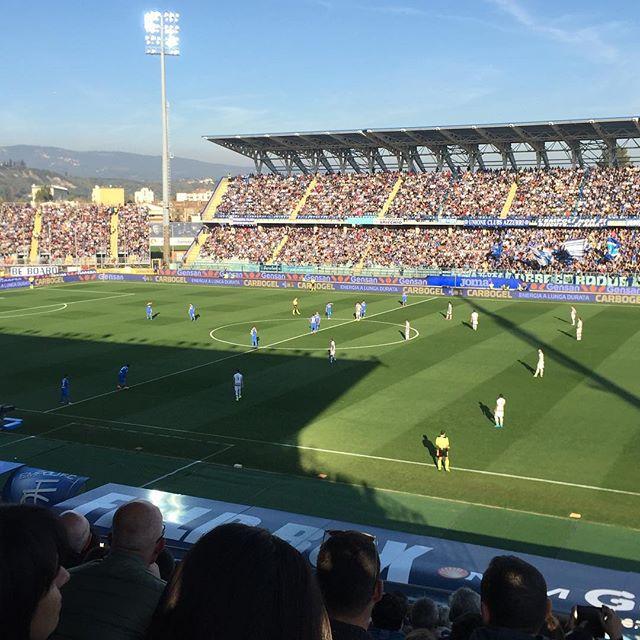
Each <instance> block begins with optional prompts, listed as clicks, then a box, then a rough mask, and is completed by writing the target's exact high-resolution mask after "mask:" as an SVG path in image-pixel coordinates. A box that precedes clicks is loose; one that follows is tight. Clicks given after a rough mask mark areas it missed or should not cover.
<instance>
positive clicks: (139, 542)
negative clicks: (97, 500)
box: [112, 500, 164, 562]
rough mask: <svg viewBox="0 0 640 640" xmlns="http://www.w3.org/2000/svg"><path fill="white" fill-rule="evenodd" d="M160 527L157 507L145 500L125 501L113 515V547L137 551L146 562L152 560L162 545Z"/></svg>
mask: <svg viewBox="0 0 640 640" xmlns="http://www.w3.org/2000/svg"><path fill="white" fill-rule="evenodd" d="M162 529H163V525H162V513H161V512H160V509H158V507H156V506H155V505H154V504H152V503H151V502H147V501H146V500H134V501H132V502H127V503H126V504H123V505H122V506H121V507H120V508H119V509H118V510H117V511H116V513H115V515H114V516H113V529H112V544H113V548H114V549H116V550H122V551H130V552H133V553H137V554H138V555H141V556H143V557H144V558H145V560H146V561H147V562H154V561H155V556H157V554H158V553H159V552H160V551H161V550H162V547H163V546H164V543H163V540H162Z"/></svg>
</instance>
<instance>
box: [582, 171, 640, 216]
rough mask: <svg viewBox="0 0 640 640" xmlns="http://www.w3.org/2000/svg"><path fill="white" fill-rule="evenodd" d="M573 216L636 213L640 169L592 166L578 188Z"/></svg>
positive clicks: (639, 211) (638, 211) (639, 202)
mask: <svg viewBox="0 0 640 640" xmlns="http://www.w3.org/2000/svg"><path fill="white" fill-rule="evenodd" d="M576 213H577V214H578V215H582V216H613V217H616V216H622V217H630V216H637V215H639V214H640V167H635V166H626V167H619V168H605V167H594V168H592V169H590V170H589V173H588V174H587V176H586V180H585V181H584V184H583V186H582V189H581V193H580V198H579V199H578V203H577V207H576Z"/></svg>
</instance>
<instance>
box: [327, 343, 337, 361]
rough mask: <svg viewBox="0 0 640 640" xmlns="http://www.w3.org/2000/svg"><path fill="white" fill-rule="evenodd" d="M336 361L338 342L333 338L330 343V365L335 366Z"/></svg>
mask: <svg viewBox="0 0 640 640" xmlns="http://www.w3.org/2000/svg"><path fill="white" fill-rule="evenodd" d="M335 361H336V342H335V340H334V339H333V338H331V341H330V342H329V364H333V363H334V362H335Z"/></svg>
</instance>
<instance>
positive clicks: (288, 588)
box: [147, 523, 331, 640]
mask: <svg viewBox="0 0 640 640" xmlns="http://www.w3.org/2000/svg"><path fill="white" fill-rule="evenodd" d="M147 638H148V639H149V640H182V639H183V638H189V639H190V640H196V639H203V640H204V639H206V638H215V639H220V640H222V639H226V638H233V639H234V640H281V639H282V640H284V639H287V640H288V639H295V640H330V638H331V635H330V631H329V623H328V619H327V614H326V611H325V608H324V605H323V603H322V596H321V594H320V591H319V589H318V586H317V583H316V580H315V578H314V576H313V573H312V571H311V568H310V566H309V564H308V562H307V560H306V559H305V558H304V557H303V556H302V555H301V554H300V553H299V552H298V551H296V550H295V549H294V548H293V547H292V546H291V545H290V544H288V543H287V542H284V541H283V540H281V539H280V538H278V537H276V536H274V535H272V534H271V533H269V532H268V531H266V530H265V529H260V528H257V527H249V526H247V525H244V524H235V523H234V524H224V525H221V526H219V527H216V528H215V529H213V530H212V531H210V532H209V533H207V534H206V535H204V536H203V537H202V538H200V540H198V542H196V544H195V545H194V546H193V547H192V548H191V549H190V550H189V552H188V553H187V555H186V557H185V559H184V561H183V562H182V565H181V566H180V568H179V569H178V571H177V572H176V574H175V576H174V579H173V580H172V582H171V584H170V585H169V586H168V588H167V591H166V592H165V594H164V596H163V598H162V601H161V603H160V604H159V606H158V609H157V611H156V614H155V616H154V620H153V623H152V625H151V628H150V630H149V633H148V635H147Z"/></svg>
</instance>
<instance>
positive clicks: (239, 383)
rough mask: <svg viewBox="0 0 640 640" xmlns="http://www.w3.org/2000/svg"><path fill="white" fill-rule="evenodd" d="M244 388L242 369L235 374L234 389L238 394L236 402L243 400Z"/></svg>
mask: <svg viewBox="0 0 640 640" xmlns="http://www.w3.org/2000/svg"><path fill="white" fill-rule="evenodd" d="M242 387H244V376H243V375H242V374H241V373H240V369H238V370H237V371H236V372H235V373H234V374H233V389H234V391H235V393H236V402H237V401H238V400H240V398H242Z"/></svg>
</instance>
